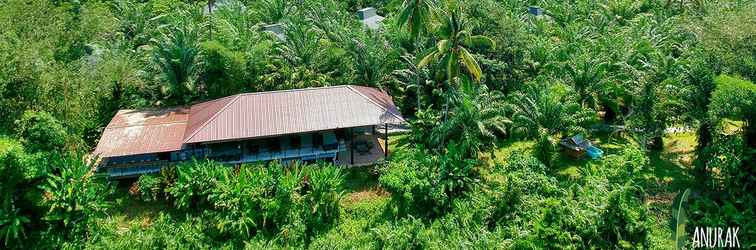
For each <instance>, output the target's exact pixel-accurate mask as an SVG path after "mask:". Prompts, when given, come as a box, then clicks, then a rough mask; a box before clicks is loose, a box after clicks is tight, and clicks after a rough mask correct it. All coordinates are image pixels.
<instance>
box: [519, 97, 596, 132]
mask: <svg viewBox="0 0 756 250" xmlns="http://www.w3.org/2000/svg"><path fill="white" fill-rule="evenodd" d="M552 87H553V86H548V85H544V84H539V85H535V86H533V85H531V86H529V87H528V88H526V90H525V92H515V93H514V94H513V95H512V100H511V102H510V103H509V104H508V105H507V109H508V110H509V111H510V112H512V117H511V120H512V124H513V126H512V130H513V131H514V132H516V133H518V134H521V135H524V136H525V137H529V138H531V137H535V136H537V135H539V134H542V133H547V134H549V135H552V134H555V133H559V132H567V131H582V130H584V129H583V128H582V127H581V125H583V124H585V123H586V122H588V121H590V120H591V119H592V117H593V115H592V112H590V110H586V109H583V108H582V106H581V105H580V104H579V103H577V102H576V101H575V100H574V99H573V98H569V96H560V95H559V94H557V93H555V91H553V90H552Z"/></svg>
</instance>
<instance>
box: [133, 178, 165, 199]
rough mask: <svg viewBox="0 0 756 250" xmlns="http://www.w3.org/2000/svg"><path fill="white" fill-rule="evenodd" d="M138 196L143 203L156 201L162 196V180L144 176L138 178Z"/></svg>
mask: <svg viewBox="0 0 756 250" xmlns="http://www.w3.org/2000/svg"><path fill="white" fill-rule="evenodd" d="M137 182H138V185H139V195H140V197H141V198H142V200H144V201H157V200H158V199H159V198H160V197H161V196H162V194H163V187H162V184H163V183H162V179H160V177H159V176H155V175H149V174H144V175H142V176H139V180H138V181H137Z"/></svg>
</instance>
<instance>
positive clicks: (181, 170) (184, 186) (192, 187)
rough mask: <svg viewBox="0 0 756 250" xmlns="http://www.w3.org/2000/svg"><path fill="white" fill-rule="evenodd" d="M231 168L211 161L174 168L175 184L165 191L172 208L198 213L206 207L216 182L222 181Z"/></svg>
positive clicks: (189, 163)
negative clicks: (170, 200) (170, 199)
mask: <svg viewBox="0 0 756 250" xmlns="http://www.w3.org/2000/svg"><path fill="white" fill-rule="evenodd" d="M230 170H231V168H229V167H227V166H224V165H222V164H220V163H216V162H213V161H197V160H194V161H191V162H186V163H182V164H180V165H178V166H177V167H176V176H177V178H176V182H175V183H173V186H171V187H170V188H168V189H167V190H166V191H167V192H168V193H169V194H170V196H171V198H173V205H174V207H176V208H178V209H182V210H194V211H199V210H201V209H203V208H206V207H207V205H208V204H207V196H208V195H209V194H210V191H211V190H212V189H213V187H214V186H215V183H216V182H219V181H222V180H221V178H223V177H226V176H227V174H228V172H230Z"/></svg>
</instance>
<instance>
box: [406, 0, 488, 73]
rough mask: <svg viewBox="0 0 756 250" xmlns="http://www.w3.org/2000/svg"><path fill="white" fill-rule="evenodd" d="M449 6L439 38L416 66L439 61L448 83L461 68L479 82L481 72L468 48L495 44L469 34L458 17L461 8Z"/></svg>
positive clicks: (479, 36)
mask: <svg viewBox="0 0 756 250" xmlns="http://www.w3.org/2000/svg"><path fill="white" fill-rule="evenodd" d="M452 5H453V4H452ZM449 8H450V9H449V10H448V11H447V15H446V17H445V18H444V25H443V27H442V28H441V33H440V36H441V37H440V38H441V40H439V41H438V42H437V43H436V47H435V48H434V49H433V50H431V51H430V53H428V54H427V55H425V57H423V59H422V60H420V62H419V63H418V67H425V66H427V65H429V64H431V63H433V62H438V63H440V64H441V65H443V66H444V67H446V75H447V80H448V81H449V84H452V83H453V82H455V81H456V80H455V79H457V77H459V75H460V73H461V69H462V68H465V69H466V73H467V74H469V75H470V76H472V78H473V79H474V80H475V81H478V82H479V81H480V77H481V75H482V74H483V72H482V71H481V69H480V65H479V64H478V61H477V60H475V57H473V55H472V53H470V50H469V49H468V48H472V47H494V46H495V45H496V44H495V42H494V41H493V40H491V38H489V37H486V36H481V35H472V34H470V32H469V31H467V30H465V23H464V22H463V21H462V20H461V19H460V12H461V10H460V9H459V8H456V7H454V6H451V7H449Z"/></svg>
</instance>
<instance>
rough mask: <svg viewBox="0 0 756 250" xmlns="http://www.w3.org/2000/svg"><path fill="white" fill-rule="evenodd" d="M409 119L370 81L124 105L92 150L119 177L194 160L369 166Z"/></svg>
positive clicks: (101, 168) (385, 152)
mask: <svg viewBox="0 0 756 250" xmlns="http://www.w3.org/2000/svg"><path fill="white" fill-rule="evenodd" d="M404 124H405V120H404V118H402V116H401V114H400V113H399V111H398V109H397V108H396V106H395V105H394V102H393V100H392V98H391V97H390V96H389V95H388V94H387V93H386V92H383V91H380V90H378V89H375V88H370V87H363V86H353V85H343V86H333V87H322V88H307V89H295V90H285V91H270V92H258V93H245V94H238V95H233V96H228V97H224V98H220V99H216V100H211V101H207V102H202V103H198V104H194V105H191V106H188V107H175V108H165V109H145V110H120V111H118V113H117V114H116V115H115V116H114V117H113V119H112V120H111V121H110V123H109V124H108V126H107V127H106V128H105V130H104V131H103V134H102V137H101V138H100V141H99V143H98V145H97V148H96V149H95V151H94V152H93V155H94V156H97V157H98V158H99V159H100V160H99V164H98V171H103V172H107V174H108V175H109V176H110V177H113V178H128V177H134V176H138V175H140V174H145V173H154V172H159V171H160V169H161V168H162V167H164V166H167V165H171V164H175V163H179V162H182V161H187V160H191V159H211V160H215V161H218V162H222V163H227V164H241V163H251V162H267V161H273V160H279V161H282V162H284V163H288V162H292V161H303V162H309V161H318V160H322V161H330V162H333V163H335V164H340V165H345V166H362V165H370V164H375V163H378V162H381V161H383V160H384V159H385V157H386V156H388V153H389V152H388V150H387V145H388V133H389V131H390V130H393V129H396V128H399V127H401V126H402V125H404Z"/></svg>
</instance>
